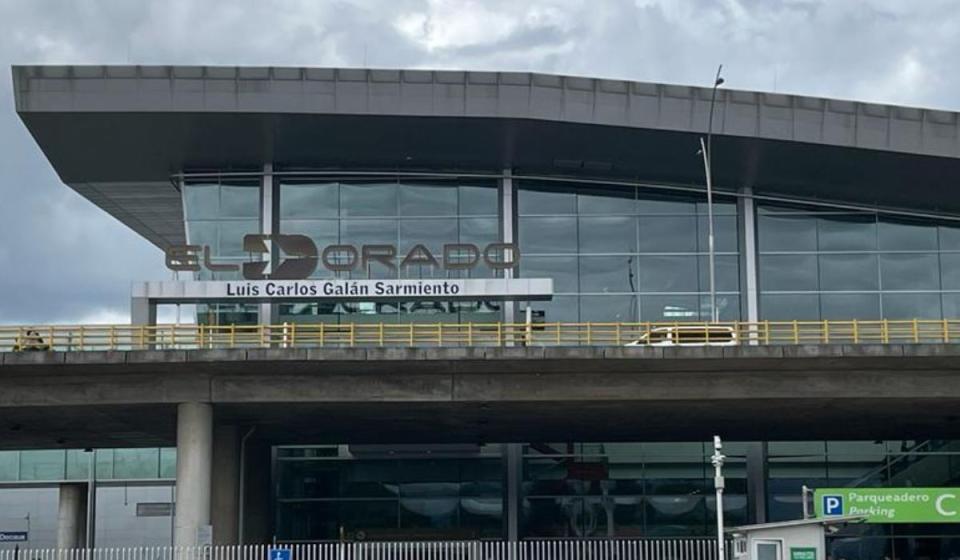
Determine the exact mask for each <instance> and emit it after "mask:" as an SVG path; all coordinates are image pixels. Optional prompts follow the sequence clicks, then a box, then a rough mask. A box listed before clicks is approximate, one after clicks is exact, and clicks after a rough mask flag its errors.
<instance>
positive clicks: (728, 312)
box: [700, 294, 740, 321]
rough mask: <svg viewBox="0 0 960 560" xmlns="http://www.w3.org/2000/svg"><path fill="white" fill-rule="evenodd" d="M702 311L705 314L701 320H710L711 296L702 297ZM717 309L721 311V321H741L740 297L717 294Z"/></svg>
mask: <svg viewBox="0 0 960 560" xmlns="http://www.w3.org/2000/svg"><path fill="white" fill-rule="evenodd" d="M700 309H701V311H702V313H703V316H702V317H701V319H709V318H710V316H711V315H710V295H709V294H708V295H704V296H700ZM717 309H718V310H719V311H720V313H719V314H718V315H719V319H720V320H721V321H739V320H740V297H739V296H733V295H729V294H717Z"/></svg>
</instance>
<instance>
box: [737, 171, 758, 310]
mask: <svg viewBox="0 0 960 560" xmlns="http://www.w3.org/2000/svg"><path fill="white" fill-rule="evenodd" d="M740 193H741V195H742V196H741V197H740V198H739V199H738V201H737V215H738V216H739V217H740V219H739V220H737V221H738V223H739V225H740V235H739V237H740V247H741V249H740V270H741V271H742V273H741V274H740V299H741V303H740V308H741V317H742V319H743V320H744V321H748V322H751V323H756V322H757V321H759V320H760V302H759V299H760V297H759V291H758V289H757V285H758V281H759V278H758V274H757V254H758V252H757V209H756V204H754V200H753V189H751V188H750V187H744V188H743V189H741V191H740Z"/></svg>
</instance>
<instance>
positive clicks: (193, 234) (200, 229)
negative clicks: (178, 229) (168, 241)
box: [187, 221, 220, 255]
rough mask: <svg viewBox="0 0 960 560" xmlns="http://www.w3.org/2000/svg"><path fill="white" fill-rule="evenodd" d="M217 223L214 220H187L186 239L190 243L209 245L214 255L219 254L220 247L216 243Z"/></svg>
mask: <svg viewBox="0 0 960 560" xmlns="http://www.w3.org/2000/svg"><path fill="white" fill-rule="evenodd" d="M217 224H218V222H214V221H203V222H196V221H193V222H191V221H188V222H187V240H188V241H189V242H190V244H191V245H206V246H208V247H210V252H211V253H213V254H214V255H216V254H219V252H220V247H219V246H218V244H217V229H218V228H217Z"/></svg>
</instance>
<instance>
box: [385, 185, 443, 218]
mask: <svg viewBox="0 0 960 560" xmlns="http://www.w3.org/2000/svg"><path fill="white" fill-rule="evenodd" d="M399 189H400V215H401V216H456V215H457V187H456V185H410V184H401V185H400V186H399Z"/></svg>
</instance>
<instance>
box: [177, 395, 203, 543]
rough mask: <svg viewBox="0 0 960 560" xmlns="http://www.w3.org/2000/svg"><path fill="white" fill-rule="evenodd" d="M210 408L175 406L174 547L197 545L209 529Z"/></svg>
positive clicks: (185, 404) (192, 403)
mask: <svg viewBox="0 0 960 560" xmlns="http://www.w3.org/2000/svg"><path fill="white" fill-rule="evenodd" d="M212 461H213V406H212V405H210V404H209V403H197V402H191V403H182V404H180V405H178V406H177V495H176V509H175V516H176V518H175V521H174V535H173V544H174V546H197V545H201V544H211V543H209V542H203V541H204V540H206V539H205V538H204V537H205V536H206V535H207V534H209V530H210V495H211V489H210V486H211V479H212V472H213V471H212Z"/></svg>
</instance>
